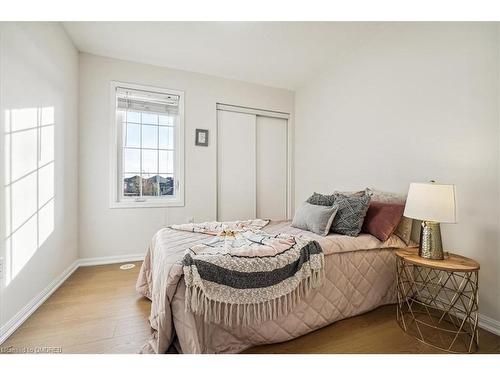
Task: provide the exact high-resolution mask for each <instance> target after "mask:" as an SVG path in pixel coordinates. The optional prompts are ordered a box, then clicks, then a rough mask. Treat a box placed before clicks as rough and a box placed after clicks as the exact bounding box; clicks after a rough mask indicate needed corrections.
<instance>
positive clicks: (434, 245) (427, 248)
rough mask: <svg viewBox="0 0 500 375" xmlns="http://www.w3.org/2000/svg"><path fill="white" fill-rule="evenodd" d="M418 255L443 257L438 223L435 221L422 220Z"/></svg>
mask: <svg viewBox="0 0 500 375" xmlns="http://www.w3.org/2000/svg"><path fill="white" fill-rule="evenodd" d="M418 255H419V256H421V257H422V258H426V259H437V260H442V259H444V253H443V242H442V241H441V227H440V226H439V223H437V222H435V221H422V227H421V228H420V244H419V246H418Z"/></svg>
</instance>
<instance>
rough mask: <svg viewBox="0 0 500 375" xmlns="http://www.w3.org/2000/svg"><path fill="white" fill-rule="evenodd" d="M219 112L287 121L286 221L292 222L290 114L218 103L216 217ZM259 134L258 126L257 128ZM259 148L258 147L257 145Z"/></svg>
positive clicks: (217, 207) (217, 167)
mask: <svg viewBox="0 0 500 375" xmlns="http://www.w3.org/2000/svg"><path fill="white" fill-rule="evenodd" d="M218 111H228V112H237V113H246V114H251V115H256V116H264V117H273V118H280V119H285V120H287V123H286V220H291V216H292V181H293V179H292V177H293V176H292V157H293V152H292V146H293V138H292V129H293V128H292V119H291V116H290V114H289V113H286V112H279V111H270V110H264V109H259V108H251V107H243V106H237V105H231V104H224V103H216V107H215V118H216V134H215V150H216V166H215V182H216V189H215V217H216V219H217V220H218V217H219V212H218V211H219V151H218V150H219V145H218V143H219V116H218ZM255 132H257V124H256V126H255ZM255 147H256V148H257V145H255ZM255 212H257V200H255Z"/></svg>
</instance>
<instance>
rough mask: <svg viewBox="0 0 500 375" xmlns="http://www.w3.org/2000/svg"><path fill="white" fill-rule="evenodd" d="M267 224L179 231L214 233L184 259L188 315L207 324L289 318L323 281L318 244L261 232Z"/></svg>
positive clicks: (194, 227)
mask: <svg viewBox="0 0 500 375" xmlns="http://www.w3.org/2000/svg"><path fill="white" fill-rule="evenodd" d="M267 223H268V222H267V221H263V220H249V221H245V222H241V221H240V222H227V223H215V222H214V223H203V224H188V225H182V226H172V228H174V229H179V230H189V231H194V232H201V233H209V234H214V238H213V239H211V240H210V241H207V242H205V243H204V244H201V245H197V246H194V247H192V248H190V249H188V250H187V251H186V254H185V255H184V259H183V271H184V279H185V283H186V310H190V311H192V312H193V313H195V314H198V315H202V316H203V317H204V320H205V321H206V322H215V323H223V324H226V325H234V324H237V325H240V324H242V325H248V324H258V323H261V322H264V321H267V320H274V319H276V318H278V317H280V316H283V315H286V314H288V313H289V312H290V311H291V310H292V309H293V308H294V307H295V305H296V304H297V303H298V302H299V301H300V300H301V298H302V297H304V296H305V295H307V293H308V292H309V291H310V290H311V289H313V288H316V287H318V286H320V284H321V282H322V279H323V268H324V255H323V251H322V249H321V246H320V245H319V244H318V243H317V242H316V241H312V240H308V239H305V238H302V237H295V236H292V235H289V234H278V235H270V234H267V233H265V232H263V231H262V230H261V228H262V227H263V226H265V225H267Z"/></svg>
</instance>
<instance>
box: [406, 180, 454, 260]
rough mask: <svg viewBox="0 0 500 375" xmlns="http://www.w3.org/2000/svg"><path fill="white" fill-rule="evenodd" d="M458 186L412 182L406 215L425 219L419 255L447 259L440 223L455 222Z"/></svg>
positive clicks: (421, 231) (407, 199) (421, 232)
mask: <svg viewBox="0 0 500 375" xmlns="http://www.w3.org/2000/svg"><path fill="white" fill-rule="evenodd" d="M455 195H456V194H455V185H443V184H437V183H435V182H434V181H431V182H429V183H411V184H410V189H409V190H408V197H407V198H406V206H405V211H404V216H406V217H409V218H413V219H417V220H422V227H421V228H420V244H419V247H418V255H420V256H421V257H422V258H427V259H444V253H443V243H442V241H441V228H440V225H439V223H456V222H457V210H456V204H455Z"/></svg>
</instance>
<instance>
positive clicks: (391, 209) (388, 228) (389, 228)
mask: <svg viewBox="0 0 500 375" xmlns="http://www.w3.org/2000/svg"><path fill="white" fill-rule="evenodd" d="M404 210H405V205H404V204H403V203H386V202H377V201H374V202H371V203H370V206H369V207H368V211H367V212H366V216H365V221H364V222H363V229H362V231H363V232H365V233H370V234H371V235H373V236H375V237H377V238H378V239H379V240H380V241H387V240H388V239H389V237H390V236H391V235H392V234H393V233H394V231H395V230H396V228H397V226H398V224H399V222H400V221H401V218H402V217H403V212H404Z"/></svg>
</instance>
